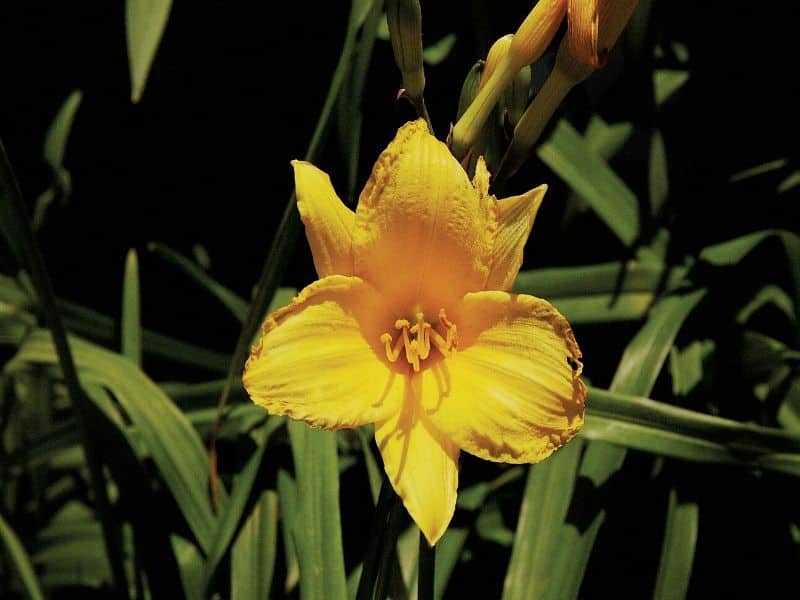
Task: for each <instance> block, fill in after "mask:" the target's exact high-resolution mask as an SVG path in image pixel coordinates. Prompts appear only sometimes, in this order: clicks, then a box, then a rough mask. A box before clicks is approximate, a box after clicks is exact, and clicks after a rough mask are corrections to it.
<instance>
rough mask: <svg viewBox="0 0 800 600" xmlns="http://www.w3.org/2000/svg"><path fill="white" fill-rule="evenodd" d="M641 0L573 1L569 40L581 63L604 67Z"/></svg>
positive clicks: (569, 19) (569, 10) (569, 11)
mask: <svg viewBox="0 0 800 600" xmlns="http://www.w3.org/2000/svg"><path fill="white" fill-rule="evenodd" d="M637 4H638V0H589V1H587V0H569V9H568V28H567V39H569V50H570V52H571V53H572V55H573V56H574V57H575V60H577V61H578V62H581V63H584V64H586V65H591V66H593V67H602V66H603V65H604V64H605V62H606V59H607V58H608V55H609V53H610V52H611V48H612V47H613V46H614V44H615V43H616V42H617V39H619V36H620V35H622V31H623V29H625V25H626V24H627V23H628V21H629V20H630V18H631V15H633V11H634V10H635V9H636V5H637Z"/></svg>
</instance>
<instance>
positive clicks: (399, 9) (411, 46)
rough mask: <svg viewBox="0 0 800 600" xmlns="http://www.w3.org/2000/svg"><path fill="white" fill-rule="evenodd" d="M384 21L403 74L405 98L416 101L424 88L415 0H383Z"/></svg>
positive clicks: (420, 39) (419, 28)
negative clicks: (384, 3) (384, 2)
mask: <svg viewBox="0 0 800 600" xmlns="http://www.w3.org/2000/svg"><path fill="white" fill-rule="evenodd" d="M386 22H387V23H388V25H389V39H390V40H391V41H392V51H393V52H394V60H395V62H396V63H397V67H398V68H399V69H400V73H401V74H402V75H403V87H404V88H405V90H406V94H407V95H408V96H409V98H411V99H412V100H414V101H419V100H420V99H421V98H422V94H423V92H424V91H425V71H424V68H423V65H422V10H421V8H420V5H419V0H387V2H386Z"/></svg>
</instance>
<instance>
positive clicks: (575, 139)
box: [538, 119, 639, 246]
mask: <svg viewBox="0 0 800 600" xmlns="http://www.w3.org/2000/svg"><path fill="white" fill-rule="evenodd" d="M538 155H539V158H541V159H542V161H543V162H544V163H545V164H546V165H547V166H548V167H550V168H551V169H552V170H553V171H555V173H556V174H557V175H558V176H560V177H561V178H562V179H563V180H564V181H565V182H566V183H567V184H568V185H569V186H570V187H571V188H572V189H573V190H575V192H577V193H578V194H579V195H580V196H581V198H583V199H584V200H585V201H586V202H587V203H588V204H589V205H590V206H591V207H592V209H593V210H594V211H595V212H596V213H597V216H598V217H600V218H601V219H602V220H603V221H604V222H605V223H606V225H608V226H609V227H610V228H611V230H612V231H613V232H614V233H615V234H616V235H617V237H618V238H619V239H620V241H621V242H622V243H623V244H624V245H625V246H631V245H632V244H633V243H634V241H635V240H636V238H637V237H638V234H639V214H638V202H637V200H636V196H635V194H634V193H633V192H632V191H631V190H630V189H629V188H628V186H626V185H625V183H624V182H623V181H622V180H621V179H620V178H619V177H618V176H617V174H616V173H614V171H612V170H611V168H610V167H609V166H608V164H607V163H606V162H605V161H604V160H603V159H602V158H601V157H600V156H599V155H598V154H597V153H596V152H594V151H593V150H592V149H591V147H590V146H589V144H588V143H587V142H586V140H585V139H584V138H583V137H582V136H581V135H580V134H579V133H578V132H577V131H575V129H574V128H573V127H572V125H570V124H569V123H568V122H567V121H565V120H563V119H562V120H561V121H560V122H559V123H558V125H556V128H555V130H554V131H553V134H552V135H551V136H550V139H549V140H547V141H546V142H545V143H543V144H542V145H541V146H539V150H538Z"/></svg>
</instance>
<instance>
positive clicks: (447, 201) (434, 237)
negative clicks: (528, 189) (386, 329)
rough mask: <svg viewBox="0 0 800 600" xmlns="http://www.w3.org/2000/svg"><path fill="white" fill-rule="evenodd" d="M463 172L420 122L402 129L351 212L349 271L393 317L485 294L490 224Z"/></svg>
mask: <svg viewBox="0 0 800 600" xmlns="http://www.w3.org/2000/svg"><path fill="white" fill-rule="evenodd" d="M479 200H480V199H479V196H478V194H477V192H476V191H475V189H474V188H473V187H472V185H471V184H470V182H469V179H468V178H467V175H466V173H465V172H464V170H463V169H462V168H461V165H459V164H458V162H457V161H456V159H455V158H453V156H452V155H451V154H450V151H449V150H448V149H447V147H446V146H445V145H444V144H443V143H442V142H440V141H438V140H437V139H436V138H434V137H433V136H432V135H430V134H429V133H428V129H427V126H426V125H425V122H424V121H422V120H418V121H414V122H411V123H407V124H406V125H404V126H403V127H401V128H400V129H399V130H398V132H397V136H396V137H395V139H394V140H393V141H392V142H391V144H389V147H388V148H387V149H386V150H385V151H384V152H383V153H382V154H381V156H380V157H379V158H378V161H377V162H376V164H375V166H374V168H373V171H372V175H371V176H370V179H369V181H368V182H367V185H366V186H365V187H364V191H363V192H362V193H361V197H360V199H359V203H358V208H357V209H356V225H355V232H354V237H353V252H354V256H355V273H356V275H358V276H359V277H362V278H363V279H365V280H366V281H369V282H370V283H372V284H373V285H374V286H375V287H376V288H377V289H378V290H380V291H381V293H382V294H383V295H384V296H386V297H387V299H389V300H390V301H391V302H392V304H393V306H394V307H395V310H396V311H397V312H399V313H410V314H411V315H413V314H414V309H415V307H416V305H417V304H419V305H420V308H422V310H423V311H425V312H426V313H427V312H428V311H431V312H434V313H435V312H436V311H438V310H439V309H440V308H441V307H442V306H447V305H448V304H450V303H454V302H458V300H459V299H460V298H461V297H462V296H463V295H464V294H465V293H466V292H468V291H474V290H480V289H483V284H484V282H485V281H486V276H487V274H488V269H489V261H490V260H491V257H490V252H491V247H492V242H493V238H494V230H495V222H494V218H492V217H493V215H492V207H491V206H490V205H489V204H488V203H486V202H480V201H479Z"/></svg>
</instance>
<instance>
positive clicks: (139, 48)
mask: <svg viewBox="0 0 800 600" xmlns="http://www.w3.org/2000/svg"><path fill="white" fill-rule="evenodd" d="M171 9H172V0H126V2H125V33H126V39H127V40H128V66H129V68H130V72H131V102H133V103H134V104H136V103H137V102H139V100H141V98H142V94H143V93H144V88H145V85H147V76H148V75H149V74H150V67H152V66H153V59H154V58H155V55H156V51H157V50H158V45H159V43H160V42H161V36H162V35H163V34H164V29H165V28H166V26H167V20H168V19H169V13H170V10H171Z"/></svg>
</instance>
